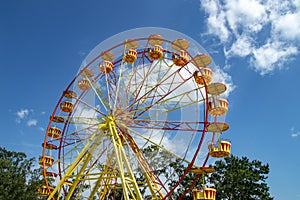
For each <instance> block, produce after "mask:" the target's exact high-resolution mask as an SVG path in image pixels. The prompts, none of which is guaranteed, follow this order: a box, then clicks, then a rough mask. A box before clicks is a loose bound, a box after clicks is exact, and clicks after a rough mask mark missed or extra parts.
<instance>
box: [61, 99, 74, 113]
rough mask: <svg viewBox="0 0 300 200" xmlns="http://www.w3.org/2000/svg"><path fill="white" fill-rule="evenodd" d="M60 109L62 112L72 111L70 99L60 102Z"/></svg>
mask: <svg viewBox="0 0 300 200" xmlns="http://www.w3.org/2000/svg"><path fill="white" fill-rule="evenodd" d="M60 110H61V111H63V112H68V113H71V112H72V111H73V103H72V102H70V101H64V102H62V103H61V104H60Z"/></svg>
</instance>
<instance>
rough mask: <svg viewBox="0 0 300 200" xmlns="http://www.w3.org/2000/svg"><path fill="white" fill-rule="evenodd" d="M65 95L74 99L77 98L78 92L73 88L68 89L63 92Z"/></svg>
mask: <svg viewBox="0 0 300 200" xmlns="http://www.w3.org/2000/svg"><path fill="white" fill-rule="evenodd" d="M63 95H64V97H66V98H68V99H72V98H76V96H77V94H76V92H74V91H71V90H67V91H64V92H63Z"/></svg>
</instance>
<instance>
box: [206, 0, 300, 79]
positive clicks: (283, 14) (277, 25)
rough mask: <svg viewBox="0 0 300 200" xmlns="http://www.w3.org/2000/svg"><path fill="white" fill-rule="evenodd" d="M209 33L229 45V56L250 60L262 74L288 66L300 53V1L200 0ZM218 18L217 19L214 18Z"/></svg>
mask: <svg viewBox="0 0 300 200" xmlns="http://www.w3.org/2000/svg"><path fill="white" fill-rule="evenodd" d="M200 2H201V8H202V9H203V10H204V11H205V12H206V13H207V14H208V17H207V33H208V34H211V35H213V36H215V37H217V38H218V39H219V40H220V42H221V45H223V46H225V51H224V52H225V56H226V59H227V62H228V60H230V58H231V57H232V56H237V57H241V58H245V57H246V58H247V59H249V62H250V66H251V67H252V68H253V69H254V70H255V71H257V72H258V73H260V74H261V75H264V74H267V73H270V72H272V71H274V70H276V69H281V68H283V67H285V66H286V65H284V64H286V63H288V62H290V61H291V60H292V59H293V58H294V57H295V56H296V55H297V54H298V53H299V50H298V49H299V47H300V45H299V39H300V20H299V19H300V3H299V1H298V0H266V1H263V0H235V1H231V0H200ZM214 19H215V20H214Z"/></svg>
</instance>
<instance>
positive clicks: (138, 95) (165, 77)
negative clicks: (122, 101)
mask: <svg viewBox="0 0 300 200" xmlns="http://www.w3.org/2000/svg"><path fill="white" fill-rule="evenodd" d="M169 71H170V68H169V69H168V72H169ZM176 73H177V71H175V72H173V73H171V74H170V75H169V74H168V73H165V74H164V75H163V76H162V77H161V78H160V80H159V81H157V82H156V83H155V84H154V85H153V86H152V87H149V86H148V87H146V88H151V89H150V90H148V91H147V92H145V93H144V94H143V95H140V90H141V89H142V88H143V83H142V84H141V86H140V89H139V92H138V93H137V94H136V95H135V96H136V97H137V99H135V100H134V101H133V103H132V104H131V105H129V106H128V107H132V106H133V104H135V103H137V102H139V101H141V100H144V99H147V96H148V95H150V94H151V93H152V92H153V91H155V90H157V88H158V87H159V86H160V85H161V84H163V83H164V82H166V81H168V80H169V79H170V78H171V77H172V76H174V74H176ZM147 74H148V75H146V78H145V79H144V80H147V77H148V76H150V73H147ZM147 85H148V84H147Z"/></svg>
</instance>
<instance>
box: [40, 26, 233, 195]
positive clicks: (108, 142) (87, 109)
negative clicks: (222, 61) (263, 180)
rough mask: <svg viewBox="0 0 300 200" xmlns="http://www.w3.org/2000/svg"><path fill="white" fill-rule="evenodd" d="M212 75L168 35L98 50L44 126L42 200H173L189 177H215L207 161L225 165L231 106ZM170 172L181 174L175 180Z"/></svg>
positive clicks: (183, 42)
mask: <svg viewBox="0 0 300 200" xmlns="http://www.w3.org/2000/svg"><path fill="white" fill-rule="evenodd" d="M214 67H215V66H214V63H213V62H212V60H211V58H210V57H209V55H207V54H206V53H205V50H204V49H203V48H202V47H201V46H200V45H199V44H198V43H197V42H195V41H194V40H193V39H191V38H190V37H188V36H186V35H184V34H182V33H179V32H176V31H173V30H169V29H163V28H139V29H133V30H129V31H126V32H123V33H120V34H117V35H115V36H113V37H111V38H109V39H107V40H105V41H103V42H102V43H100V44H99V45H98V46H97V47H96V48H95V49H94V50H92V51H91V53H90V54H89V55H88V56H87V57H86V58H85V60H84V61H83V63H82V65H81V67H80V70H79V72H78V73H77V75H76V76H75V77H74V79H73V80H72V81H71V82H70V84H69V85H68V86H67V87H66V88H65V89H64V90H63V93H62V95H61V97H60V98H59V100H58V102H57V104H56V106H55V108H54V111H53V113H52V115H51V117H50V121H49V124H48V128H47V130H46V134H45V139H44V142H43V144H42V146H43V152H42V155H41V157H40V158H39V163H40V165H41V166H42V167H43V176H44V179H45V185H43V186H41V187H40V188H39V190H38V192H39V194H40V195H42V196H46V197H47V198H48V199H125V200H129V199H172V193H173V192H174V191H176V188H177V186H178V185H179V184H180V182H181V181H183V180H184V178H185V176H186V175H187V174H188V173H189V172H193V173H196V174H197V175H199V176H197V177H198V178H199V177H200V175H201V174H202V175H204V174H207V173H210V172H213V169H211V168H209V167H206V165H207V163H208V160H209V158H210V157H215V158H221V157H225V156H228V155H229V154H230V147H231V143H230V142H229V141H226V140H222V139H221V134H222V133H223V132H224V131H226V130H227V129H228V128H229V126H228V124H226V123H225V122H224V119H225V118H224V116H225V115H226V113H227V111H228V102H227V100H226V99H225V98H223V96H222V95H223V94H224V93H225V91H226V85H225V84H224V83H220V82H214V77H213V69H214ZM170 163H176V164H178V166H179V165H181V166H184V169H185V170H184V172H183V173H182V174H181V175H180V176H179V175H177V173H176V169H175V168H171V167H170ZM174 180H176V181H175V182H176V183H175V184H174ZM170 185H172V186H171V187H170ZM193 187H194V185H193V184H191V186H190V187H189V188H187V189H186V192H187V191H188V190H192V189H193ZM195 187H196V186H195ZM186 192H185V193H186ZM215 193H216V190H215V189H214V188H209V187H204V185H203V187H202V188H201V190H200V189H198V190H195V189H194V190H193V195H194V199H214V198H215ZM183 195H184V194H183Z"/></svg>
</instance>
